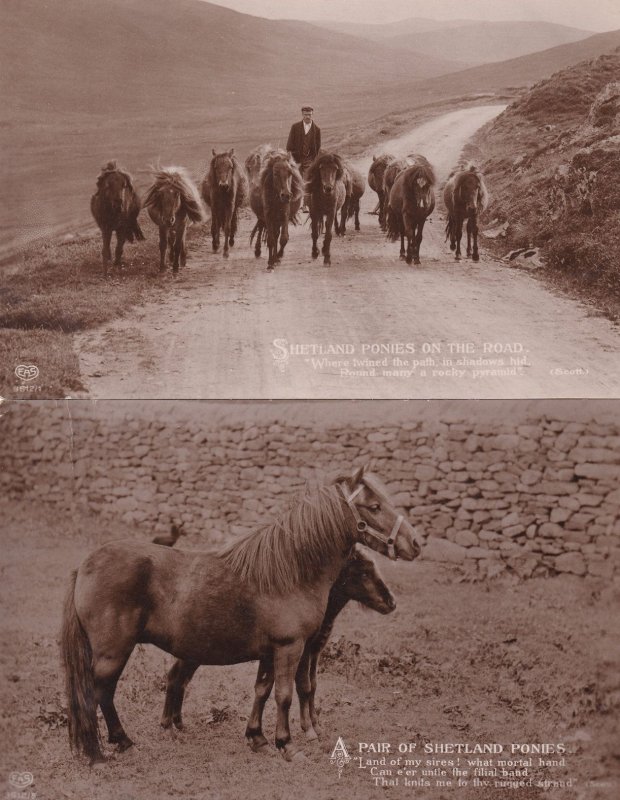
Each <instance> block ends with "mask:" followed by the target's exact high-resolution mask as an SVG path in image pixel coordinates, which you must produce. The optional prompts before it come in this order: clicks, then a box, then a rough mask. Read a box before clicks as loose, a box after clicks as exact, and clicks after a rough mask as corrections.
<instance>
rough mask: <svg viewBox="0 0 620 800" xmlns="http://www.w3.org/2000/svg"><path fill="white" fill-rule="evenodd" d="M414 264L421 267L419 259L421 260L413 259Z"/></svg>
mask: <svg viewBox="0 0 620 800" xmlns="http://www.w3.org/2000/svg"><path fill="white" fill-rule="evenodd" d="M413 263H414V264H417V265H418V266H419V264H420V259H419V258H414V259H413Z"/></svg>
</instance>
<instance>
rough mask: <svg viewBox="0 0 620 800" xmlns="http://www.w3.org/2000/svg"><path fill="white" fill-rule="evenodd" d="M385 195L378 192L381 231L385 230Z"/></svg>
mask: <svg viewBox="0 0 620 800" xmlns="http://www.w3.org/2000/svg"><path fill="white" fill-rule="evenodd" d="M385 205H386V204H385V195H384V194H383V192H381V193H380V194H379V227H380V228H381V230H382V231H384V232H385V231H386V224H385V212H386V208H385Z"/></svg>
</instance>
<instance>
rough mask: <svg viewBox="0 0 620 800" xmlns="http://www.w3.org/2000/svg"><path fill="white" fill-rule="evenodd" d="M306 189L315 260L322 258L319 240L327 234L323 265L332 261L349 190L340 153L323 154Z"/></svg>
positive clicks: (311, 168) (308, 177)
mask: <svg viewBox="0 0 620 800" xmlns="http://www.w3.org/2000/svg"><path fill="white" fill-rule="evenodd" d="M306 189H307V193H308V202H309V206H310V220H311V222H312V258H318V255H319V248H318V247H317V240H318V238H319V235H320V234H321V232H322V231H323V230H324V231H325V237H324V239H323V249H322V251H321V252H322V253H323V263H324V264H325V266H327V267H328V266H329V265H330V264H331V263H332V261H331V253H330V245H331V241H332V229H333V227H334V223H335V220H336V214H337V212H338V211H339V210H340V209H341V208H342V206H343V205H344V201H345V197H346V189H345V184H344V164H343V162H342V159H341V158H340V156H339V155H336V153H326V152H320V153H319V155H318V156H317V157H316V158H315V159H314V161H313V162H312V164H311V165H310V166H309V167H308V172H307V175H306Z"/></svg>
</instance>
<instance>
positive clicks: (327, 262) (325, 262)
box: [323, 258, 332, 267]
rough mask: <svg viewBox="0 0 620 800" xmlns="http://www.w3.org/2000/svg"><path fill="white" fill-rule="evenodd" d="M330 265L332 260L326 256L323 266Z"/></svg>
mask: <svg viewBox="0 0 620 800" xmlns="http://www.w3.org/2000/svg"><path fill="white" fill-rule="evenodd" d="M331 265H332V262H331V259H330V258H326V259H324V260H323V266H324V267H331Z"/></svg>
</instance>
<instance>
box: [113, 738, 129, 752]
mask: <svg viewBox="0 0 620 800" xmlns="http://www.w3.org/2000/svg"><path fill="white" fill-rule="evenodd" d="M130 747H133V742H132V741H131V739H130V738H129V737H128V736H126V737H125V738H124V739H123V740H122V741H120V742H119V743H118V746H117V748H116V749H117V751H118V752H119V753H124V752H125V750H129V748H130Z"/></svg>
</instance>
